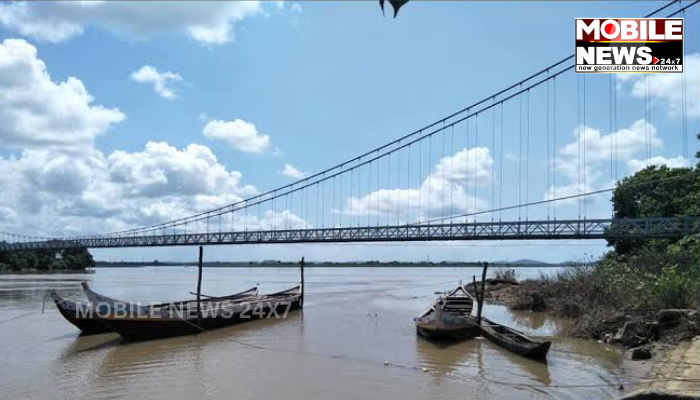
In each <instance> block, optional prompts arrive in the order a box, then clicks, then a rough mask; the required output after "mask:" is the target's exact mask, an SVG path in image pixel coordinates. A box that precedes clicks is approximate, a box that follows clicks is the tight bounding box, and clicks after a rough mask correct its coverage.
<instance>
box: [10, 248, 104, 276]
mask: <svg viewBox="0 0 700 400" xmlns="http://www.w3.org/2000/svg"><path fill="white" fill-rule="evenodd" d="M94 266H95V261H94V260H93V258H92V254H90V252H89V251H88V250H87V249H84V248H76V249H63V250H59V251H55V250H21V251H4V252H3V251H0V272H12V273H15V272H20V273H21V272H28V273H35V272H49V271H84V270H85V269H87V268H92V267H94Z"/></svg>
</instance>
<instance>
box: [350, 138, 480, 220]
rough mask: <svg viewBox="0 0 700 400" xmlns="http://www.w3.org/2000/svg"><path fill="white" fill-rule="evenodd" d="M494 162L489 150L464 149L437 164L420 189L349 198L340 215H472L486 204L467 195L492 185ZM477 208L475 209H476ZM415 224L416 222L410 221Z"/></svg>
mask: <svg viewBox="0 0 700 400" xmlns="http://www.w3.org/2000/svg"><path fill="white" fill-rule="evenodd" d="M492 166H493V159H492V157H491V154H490V152H489V149H488V148H485V147H475V148H471V149H466V148H465V149H462V150H460V151H458V152H457V153H455V154H454V155H452V156H447V157H445V158H443V159H441V160H439V161H438V163H437V164H436V165H435V167H434V169H433V171H432V172H431V173H430V174H429V175H428V176H427V177H426V178H425V179H424V180H423V182H422V183H421V185H420V187H419V188H408V189H399V188H395V189H388V188H387V189H380V190H376V191H374V192H371V193H369V194H367V195H364V196H362V197H350V198H349V199H347V200H346V202H345V205H344V207H343V209H342V210H340V212H342V213H344V214H349V215H368V214H369V215H396V214H397V213H398V214H399V216H400V217H401V218H403V219H406V218H407V217H409V216H412V218H418V219H421V220H424V219H425V218H431V217H440V216H447V215H450V213H453V214H458V213H459V214H464V213H472V212H474V211H476V209H483V208H484V207H485V204H486V203H485V202H484V201H483V200H481V199H478V198H475V197H474V196H473V195H471V194H469V193H467V186H469V188H472V189H473V188H475V187H483V186H488V185H489V184H490V183H491V172H492ZM475 205H476V209H475ZM411 222H413V221H411Z"/></svg>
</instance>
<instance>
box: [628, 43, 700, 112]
mask: <svg viewBox="0 0 700 400" xmlns="http://www.w3.org/2000/svg"><path fill="white" fill-rule="evenodd" d="M683 62H684V69H685V71H684V72H683V73H682V74H670V73H661V74H618V75H619V76H618V77H617V79H618V81H619V84H620V86H621V87H622V88H623V89H627V90H629V92H630V93H631V94H632V96H634V97H636V98H638V99H644V98H645V97H646V90H645V85H646V80H647V79H649V88H650V90H649V98H650V99H651V101H652V104H654V105H662V106H664V107H666V108H667V109H668V114H669V116H671V117H680V116H681V115H682V111H683V78H684V77H685V100H686V101H685V107H686V112H687V115H688V117H691V118H698V117H700V53H694V54H688V55H686V56H685V59H684V60H683Z"/></svg>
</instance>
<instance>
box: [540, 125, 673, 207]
mask: <svg viewBox="0 0 700 400" xmlns="http://www.w3.org/2000/svg"><path fill="white" fill-rule="evenodd" d="M573 136H574V141H572V142H569V143H566V144H564V145H563V146H561V147H560V148H559V149H558V151H557V156H556V158H555V160H554V169H555V170H556V173H557V175H558V176H561V177H563V181H562V184H561V185H558V186H557V187H550V188H548V189H547V190H546V192H545V194H544V199H545V200H546V199H552V198H560V197H566V196H571V195H575V194H578V193H586V192H591V191H594V190H597V189H600V188H601V184H602V183H603V182H602V178H603V177H604V176H605V175H606V174H605V172H606V169H607V170H609V168H610V167H609V166H610V151H611V144H612V145H613V147H612V150H613V157H617V160H620V161H624V160H627V165H628V166H629V168H630V169H632V170H633V171H636V170H638V169H640V168H639V166H640V165H642V167H641V168H643V167H644V166H646V160H638V159H637V157H639V156H640V155H645V154H646V151H647V146H650V147H651V150H653V151H654V150H655V151H658V150H659V149H661V148H662V147H663V141H662V140H661V138H660V137H659V136H658V131H657V129H656V127H655V126H654V125H652V124H648V125H647V123H646V121H644V120H637V121H634V122H633V123H632V124H631V125H630V126H629V127H627V128H622V129H619V130H618V131H616V132H612V133H609V134H607V135H605V134H603V133H602V132H601V131H600V130H599V129H597V128H593V127H586V126H581V127H577V128H575V129H574V131H573ZM584 149H585V163H584V158H583V154H584ZM679 159H681V160H682V159H683V158H682V157H677V158H670V159H667V158H664V157H659V156H657V157H652V158H651V161H652V164H653V163H657V162H658V163H667V164H669V165H670V164H673V165H675V164H676V163H677V162H679ZM654 160H656V161H654ZM584 174H585V178H586V180H585V182H584V181H583V177H584ZM579 178H580V179H581V181H580V182H579ZM605 184H606V185H609V184H611V183H610V182H605ZM605 187H608V186H605ZM578 201H579V200H577V199H572V200H566V201H562V202H561V203H569V204H571V203H577V202H578ZM581 201H589V200H588V198H585V199H582V200H581Z"/></svg>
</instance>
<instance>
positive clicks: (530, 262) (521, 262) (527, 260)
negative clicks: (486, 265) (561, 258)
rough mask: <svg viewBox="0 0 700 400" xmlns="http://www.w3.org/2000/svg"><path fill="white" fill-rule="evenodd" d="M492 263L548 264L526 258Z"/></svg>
mask: <svg viewBox="0 0 700 400" xmlns="http://www.w3.org/2000/svg"><path fill="white" fill-rule="evenodd" d="M494 264H516V265H549V263H548V262H544V261H537V260H530V259H528V258H523V259H521V260H515V261H496V262H495V263H494Z"/></svg>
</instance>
